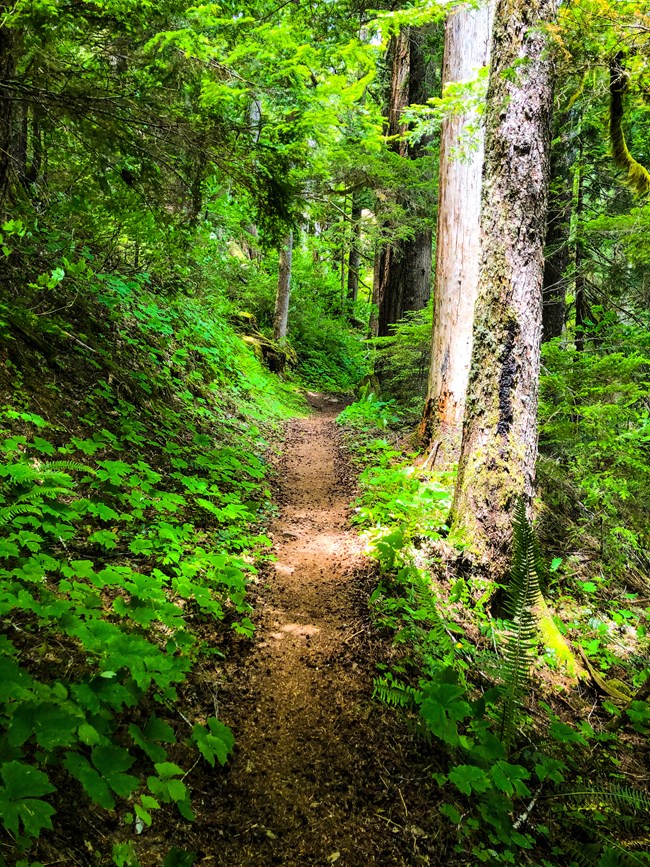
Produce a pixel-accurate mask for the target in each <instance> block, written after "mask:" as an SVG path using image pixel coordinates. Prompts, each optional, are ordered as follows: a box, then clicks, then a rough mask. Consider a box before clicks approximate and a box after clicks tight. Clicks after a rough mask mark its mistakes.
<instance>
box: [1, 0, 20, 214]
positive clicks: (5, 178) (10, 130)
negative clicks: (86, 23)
mask: <svg viewBox="0 0 650 867" xmlns="http://www.w3.org/2000/svg"><path fill="white" fill-rule="evenodd" d="M6 11H7V4H5V3H0V15H1V14H2V13H3V12H6ZM15 41H16V34H15V32H14V31H13V30H11V29H10V28H8V27H0V84H2V83H5V82H9V81H11V79H13V78H14V75H15V72H16V51H15ZM14 121H15V105H14V101H13V99H12V93H11V90H8V89H5V88H4V87H0V214H2V210H3V208H4V204H5V201H6V199H7V197H8V194H9V191H10V189H11V187H12V185H13V179H14V176H15V166H14Z"/></svg>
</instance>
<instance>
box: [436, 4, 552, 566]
mask: <svg viewBox="0 0 650 867" xmlns="http://www.w3.org/2000/svg"><path fill="white" fill-rule="evenodd" d="M557 5H558V0H498V2H497V7H496V12H495V21H494V30H493V39H492V67H491V71H490V82H489V86H488V96H487V112H486V131H485V170H484V175H483V192H482V200H481V204H482V207H481V248H482V250H481V265H480V269H479V286H478V294H477V300H476V306H475V317H474V333H473V350H472V363H471V369H470V380H469V389H468V395H467V402H466V407H465V420H464V424H463V439H462V446H461V455H460V461H459V471H458V480H457V484H456V490H455V496H454V505H453V509H452V536H453V537H455V538H456V539H464V540H465V541H466V542H467V543H468V544H469V546H470V549H471V550H473V552H474V555H475V556H476V558H477V560H478V562H479V563H481V564H482V565H483V566H484V567H485V569H486V572H487V574H488V575H490V576H491V577H493V578H496V579H498V580H500V579H502V578H503V577H504V576H505V574H506V573H507V570H508V568H509V560H510V542H511V520H512V519H511V515H512V510H513V508H514V504H515V501H516V498H517V497H518V496H519V495H522V496H524V498H525V500H526V501H527V505H528V506H530V504H531V501H532V497H533V493H534V484H535V462H536V458H537V399H538V387H539V366H540V346H541V337H542V277H543V270H544V256H543V251H544V236H545V232H546V210H547V194H548V180H549V172H550V158H549V150H550V133H551V112H552V96H553V89H552V62H551V58H550V57H549V54H548V43H547V37H546V35H545V33H544V29H543V28H544V25H545V24H548V23H551V22H552V21H554V19H555V16H556V13H557Z"/></svg>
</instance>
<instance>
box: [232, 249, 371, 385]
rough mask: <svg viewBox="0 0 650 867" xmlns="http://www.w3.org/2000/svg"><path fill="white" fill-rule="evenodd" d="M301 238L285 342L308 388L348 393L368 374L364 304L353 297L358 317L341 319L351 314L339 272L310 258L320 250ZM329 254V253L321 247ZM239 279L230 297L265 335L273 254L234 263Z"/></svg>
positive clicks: (268, 330) (272, 289) (272, 288)
mask: <svg viewBox="0 0 650 867" xmlns="http://www.w3.org/2000/svg"><path fill="white" fill-rule="evenodd" d="M323 247H324V242H321V243H320V244H318V245H315V243H314V241H313V239H306V241H305V249H300V248H298V249H296V250H295V252H294V255H293V266H292V276H291V300H290V306H289V343H290V345H291V346H292V347H293V348H294V350H295V352H296V355H297V365H296V369H295V374H296V376H297V378H298V379H299V381H301V382H302V383H304V384H305V385H306V386H308V387H309V388H317V389H320V390H323V391H333V392H350V391H351V390H352V389H353V388H354V386H355V385H356V384H357V383H358V382H359V380H360V379H361V378H362V377H363V376H364V374H366V373H367V372H368V369H369V362H370V358H369V356H370V350H369V348H368V346H367V345H366V344H365V342H364V336H363V334H362V331H361V328H362V327H363V325H362V323H363V321H364V320H365V318H366V313H367V308H368V305H367V304H366V303H365V302H362V301H359V302H358V303H357V305H356V309H357V311H358V313H359V318H358V321H357V320H354V321H353V322H352V323H350V322H348V321H347V320H346V319H344V318H343V314H344V313H352V312H353V311H352V310H351V309H350V305H349V303H348V301H347V299H346V298H345V297H343V298H341V290H340V285H339V276H338V274H337V273H336V272H335V271H333V270H332V268H331V261H328V259H329V256H328V258H327V259H324V260H323V261H317V262H314V258H313V253H312V250H313V249H322V248H323ZM327 252H329V251H327ZM239 275H240V277H241V281H240V282H239V284H238V285H236V287H235V288H234V289H233V292H232V295H233V301H235V302H236V303H237V304H239V305H242V306H243V307H244V308H245V309H246V310H250V311H251V312H252V313H253V314H254V315H255V318H256V319H257V321H258V322H259V325H260V327H261V329H262V330H263V331H264V332H265V333H267V334H269V335H270V334H271V332H272V326H273V310H274V304H275V293H276V287H277V255H275V254H273V255H270V254H269V255H266V256H264V257H263V258H262V259H261V260H260V261H259V262H257V263H256V264H255V265H252V264H251V263H246V262H244V263H240V270H239Z"/></svg>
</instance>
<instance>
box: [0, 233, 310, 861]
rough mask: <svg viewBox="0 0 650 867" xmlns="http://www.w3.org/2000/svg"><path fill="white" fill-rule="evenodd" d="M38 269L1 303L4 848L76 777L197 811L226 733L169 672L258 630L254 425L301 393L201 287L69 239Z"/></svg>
mask: <svg viewBox="0 0 650 867" xmlns="http://www.w3.org/2000/svg"><path fill="white" fill-rule="evenodd" d="M4 229H5V232H4V233H5V236H6V237H7V238H9V236H11V239H12V243H14V242H15V243H16V244H18V240H17V239H19V238H20V234H21V231H22V230H20V227H18V228H17V227H16V226H9V227H7V226H5V227H4ZM11 253H12V250H9V249H8V250H7V251H6V253H5V255H11ZM49 275H50V276H47V279H43V280H40V279H36V280H34V281H33V284H34V285H33V287H31V290H30V292H29V293H28V295H29V296H30V299H31V302H32V303H31V309H30V305H28V304H25V305H24V306H23V305H20V306H17V305H12V304H10V303H7V302H4V303H3V304H2V309H1V311H0V312H1V315H2V318H3V323H2V326H3V328H4V329H5V334H6V339H8V340H10V341H11V344H10V345H13V351H12V352H11V353H10V355H9V356H8V357H7V356H5V358H4V359H3V361H2V369H1V370H0V375H1V376H2V379H3V382H4V386H5V389H4V393H5V394H6V396H7V397H6V402H5V404H4V405H3V407H2V409H1V415H0V419H1V422H0V423H1V426H2V429H1V433H0V437H1V444H0V515H1V516H2V530H1V537H0V564H1V567H2V568H1V569H0V618H1V619H2V624H3V630H2V631H3V634H2V637H1V638H0V680H1V686H0V742H1V749H0V753H1V755H2V762H1V763H0V780H1V784H0V807H1V809H0V822H1V823H2V826H3V828H4V831H5V833H6V834H8V835H9V837H10V838H11V839H12V840H13V845H14V847H15V850H16V851H18V852H21V851H25V850H27V849H28V848H29V847H30V845H31V843H32V841H34V839H36V838H38V837H39V835H41V834H42V833H44V832H47V831H50V830H52V829H53V826H54V823H55V822H56V814H57V812H58V811H59V809H60V807H61V805H62V803H64V802H65V800H66V799H67V798H69V797H70V792H74V793H75V797H79V798H80V799H81V800H82V801H83V800H84V799H88V800H90V801H92V802H93V803H94V804H95V805H97V806H98V807H100V808H102V809H104V810H107V811H117V812H118V815H119V816H120V817H121V818H122V820H123V821H124V822H126V823H130V824H131V825H132V826H133V827H134V828H135V830H136V831H138V832H140V831H142V830H143V829H146V828H147V827H148V826H150V825H151V824H152V822H153V820H154V817H155V814H156V812H157V811H159V810H160V809H162V808H165V805H169V807H175V808H176V809H177V810H178V811H179V813H180V815H181V816H182V817H183V818H184V819H186V820H191V819H192V818H193V811H192V807H191V797H190V796H191V789H190V783H189V781H187V779H186V778H187V773H188V767H189V764H188V763H189V762H190V761H191V760H192V756H193V754H198V755H199V756H200V757H201V758H202V759H203V760H204V761H206V762H208V763H209V764H210V765H212V766H214V765H215V764H217V763H219V764H224V763H225V762H226V761H227V759H228V756H229V755H230V753H231V752H232V748H233V744H234V738H233V735H232V732H231V731H230V730H229V729H228V727H227V726H226V725H224V724H223V723H222V722H221V721H220V720H219V719H218V718H217V717H215V716H211V715H205V716H200V717H199V716H194V717H193V714H192V712H191V711H188V712H187V713H185V714H184V713H182V701H183V692H182V688H183V684H184V682H185V681H186V680H187V678H188V677H189V676H190V675H191V672H192V669H193V667H194V666H195V665H196V664H197V662H198V661H199V660H200V659H201V658H204V657H205V656H206V655H212V656H217V657H220V656H222V655H223V650H222V649H220V645H223V644H224V643H226V636H227V630H228V629H231V630H234V632H235V633H236V634H239V635H241V636H244V637H247V636H250V635H251V633H252V631H253V623H252V621H251V619H250V614H251V606H250V604H249V602H248V601H247V598H246V592H247V586H248V584H249V582H250V580H251V579H252V578H253V577H254V575H255V567H254V566H253V565H252V563H253V559H252V558H254V557H255V556H258V555H259V554H260V553H261V552H263V550H264V549H265V547H267V546H268V545H269V544H270V542H269V540H268V539H267V538H266V537H265V536H264V534H263V532H261V526H262V524H263V523H264V521H265V519H266V516H267V515H268V513H269V508H270V492H269V489H268V486H267V475H268V466H267V463H266V459H265V450H266V449H267V448H268V433H269V432H270V430H271V427H272V425H273V423H274V420H275V419H278V418H279V417H281V416H282V415H287V414H289V413H291V412H295V411H296V409H297V407H298V406H299V402H297V400H296V398H295V397H292V396H291V394H290V393H289V391H288V390H287V389H286V388H285V387H283V386H281V385H279V384H278V385H276V383H275V382H274V381H273V380H272V379H271V377H270V375H269V374H268V373H267V372H266V371H265V369H264V368H263V367H262V366H261V365H260V364H259V363H258V362H257V361H256V360H255V358H254V357H253V356H252V354H251V353H250V352H249V350H248V349H247V348H246V347H245V346H244V344H243V343H242V342H241V341H240V340H239V339H238V338H237V337H236V335H235V334H234V333H233V332H232V331H231V330H230V328H229V326H228V325H227V323H226V320H225V319H224V316H223V313H222V312H221V311H220V310H219V307H218V303H215V302H214V301H213V300H211V299H210V298H209V297H208V298H205V297H203V296H200V295H197V296H196V297H194V298H188V297H185V298H183V299H181V300H177V301H174V300H173V299H172V300H170V299H169V298H165V297H164V296H163V295H161V294H160V293H159V292H157V291H156V287H154V286H152V284H151V280H150V278H149V277H148V275H146V274H145V275H136V276H127V275H123V274H120V273H119V272H111V273H109V274H101V273H97V272H96V271H95V270H94V269H93V267H92V265H91V263H90V262H89V261H88V260H87V259H85V258H83V257H81V258H79V259H78V260H77V261H76V262H75V261H71V260H67V259H66V260H62V261H61V264H60V267H59V268H58V269H57V273H56V275H54V269H52V271H50V272H49ZM44 291H45V292H47V293H48V294H47V298H46V299H43V297H42V293H43V292H44ZM44 303H45V304H46V305H47V307H46V309H47V310H48V311H51V312H48V313H47V315H43V316H39V315H37V314H35V313H34V312H33V311H34V309H36V310H37V311H39V310H40V307H39V305H43V304H44ZM82 323H83V328H84V330H83V331H81V330H80V329H81V324H82ZM63 346H65V348H66V354H64V353H63V352H62V351H61V349H62V347H63ZM73 407H74V411H73ZM179 709H180V712H179ZM188 714H189V718H188ZM125 845H126V844H125ZM127 848H128V847H127ZM116 857H117V856H116ZM116 863H118V862H116ZM121 863H131V862H127V861H122V862H121ZM133 863H135V862H133ZM170 863H171V862H170ZM179 863H180V862H179ZM188 863H189V862H188Z"/></svg>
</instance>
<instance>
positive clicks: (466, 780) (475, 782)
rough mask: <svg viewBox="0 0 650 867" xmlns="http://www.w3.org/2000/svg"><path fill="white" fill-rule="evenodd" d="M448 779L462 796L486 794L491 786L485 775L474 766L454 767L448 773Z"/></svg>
mask: <svg viewBox="0 0 650 867" xmlns="http://www.w3.org/2000/svg"><path fill="white" fill-rule="evenodd" d="M449 779H450V781H451V782H452V783H453V784H454V785H455V786H456V788H457V789H460V791H461V792H462V793H463V794H464V795H471V793H472V792H478V793H481V792H486V791H487V790H488V789H489V788H490V786H491V784H490V780H489V779H488V777H487V774H486V773H485V772H484V771H482V770H481V769H480V768H477V767H476V765H456V767H455V768H452V770H451V771H450V772H449Z"/></svg>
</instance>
